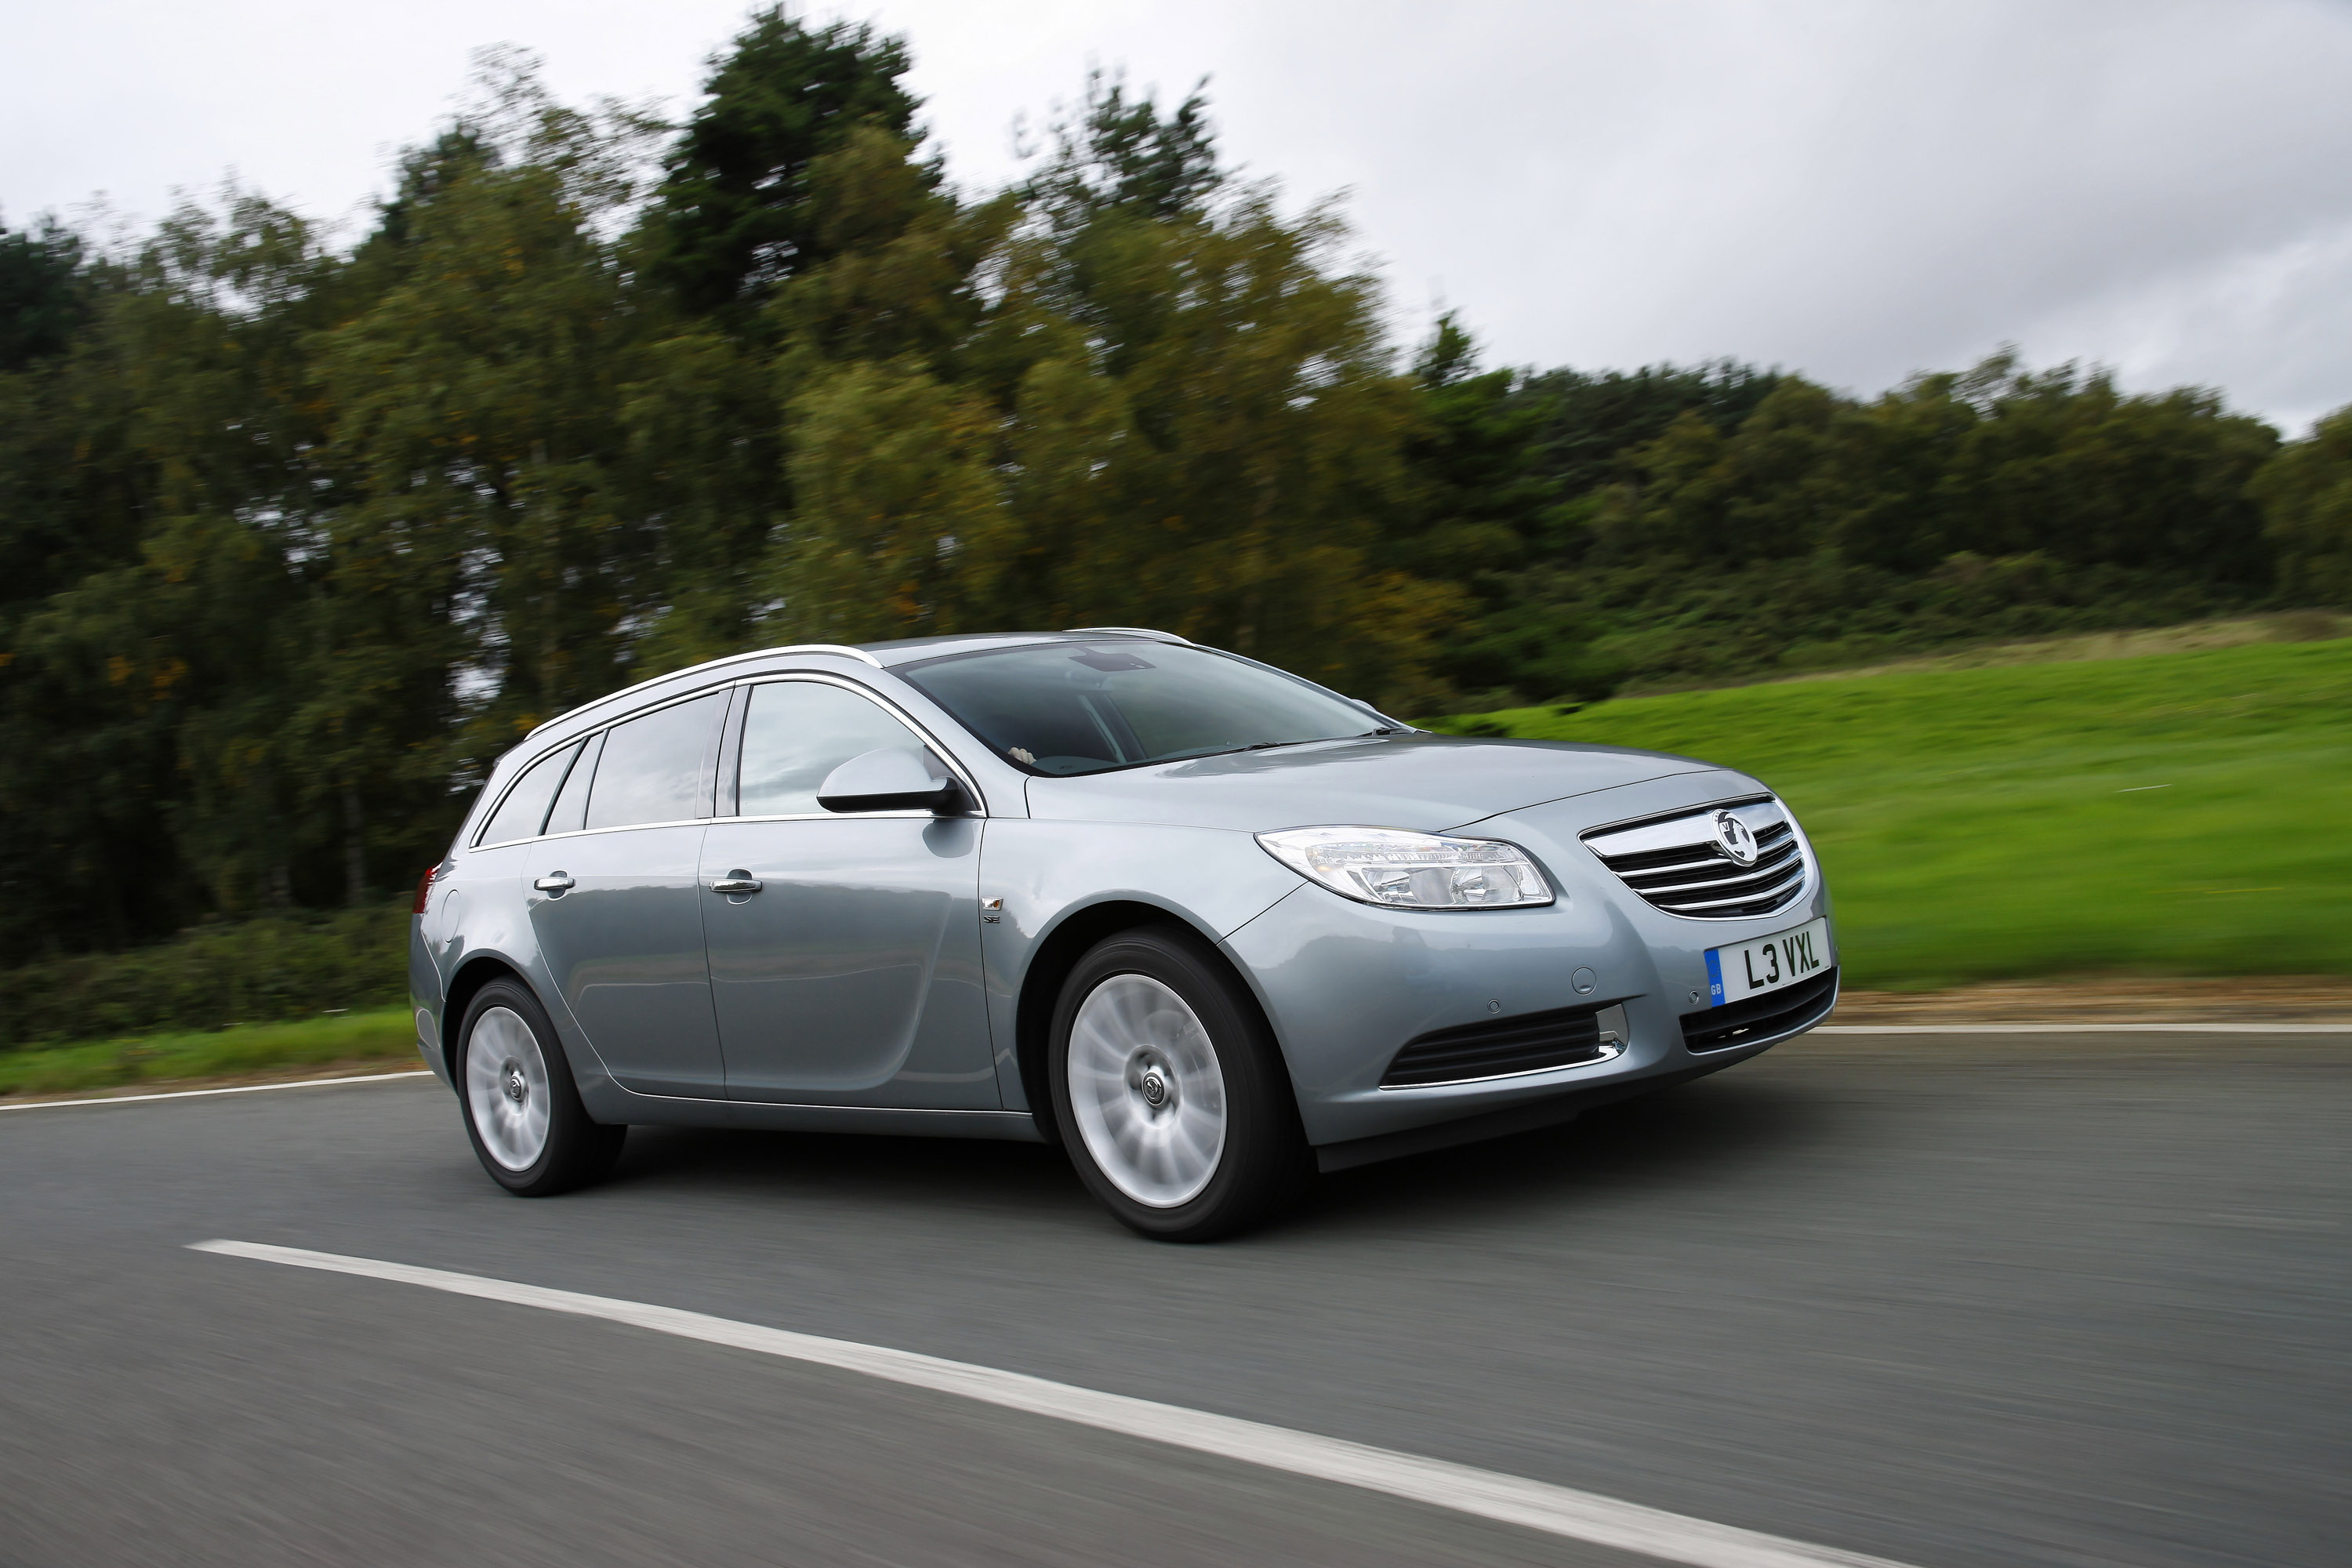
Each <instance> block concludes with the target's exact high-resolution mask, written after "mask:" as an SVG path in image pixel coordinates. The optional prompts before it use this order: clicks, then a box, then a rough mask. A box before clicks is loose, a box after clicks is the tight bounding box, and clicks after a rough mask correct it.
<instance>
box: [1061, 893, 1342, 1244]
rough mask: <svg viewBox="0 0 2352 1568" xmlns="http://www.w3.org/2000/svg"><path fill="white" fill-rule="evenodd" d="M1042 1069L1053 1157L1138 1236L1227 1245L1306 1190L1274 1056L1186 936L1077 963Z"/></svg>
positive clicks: (1236, 989) (1293, 1116)
mask: <svg viewBox="0 0 2352 1568" xmlns="http://www.w3.org/2000/svg"><path fill="white" fill-rule="evenodd" d="M1048 1060H1049V1062H1050V1065H1051V1076H1052V1079H1053V1086H1052V1087H1053V1098H1054V1116H1055V1121H1056V1123H1057V1124H1058V1125H1059V1127H1060V1129H1061V1132H1062V1144H1063V1147H1065V1148H1066V1149H1067V1150H1069V1152H1070V1159H1071V1162H1072V1163H1074V1164H1075V1165H1076V1167H1077V1170H1078V1174H1079V1176H1080V1177H1081V1178H1082V1179H1083V1180H1084V1181H1085V1183H1086V1184H1087V1187H1088V1188H1089V1189H1090V1190H1091V1191H1092V1192H1093V1193H1094V1194H1095V1196H1096V1197H1097V1198H1098V1199H1099V1200H1101V1202H1102V1204H1103V1205H1104V1206H1105V1207H1106V1208H1108V1209H1109V1210H1110V1211H1111V1213H1112V1214H1114V1215H1118V1218H1119V1219H1120V1220H1122V1221H1123V1222H1125V1223H1126V1224H1127V1225H1128V1226H1129V1227H1130V1228H1132V1229H1134V1230H1137V1231H1139V1232H1141V1233H1142V1234H1143V1235H1145V1236H1149V1237H1158V1238H1160V1239H1161V1240H1166V1241H1207V1240H1210V1239H1213V1238H1214V1237H1220V1236H1228V1235H1231V1234H1232V1233H1234V1231H1236V1230H1239V1229H1241V1228H1243V1227H1244V1226H1248V1225H1252V1224H1255V1222H1257V1221H1258V1220H1261V1219H1263V1218H1265V1216H1266V1215H1269V1214H1270V1213H1272V1212H1273V1211H1274V1210H1275V1209H1276V1207H1278V1206H1279V1205H1281V1204H1282V1203H1283V1202H1284V1201H1285V1200H1286V1199H1287V1198H1288V1197H1289V1196H1290V1195H1291V1194H1293V1193H1294V1192H1295V1191H1296V1190H1297V1187H1298V1185H1299V1184H1301V1182H1302V1181H1303V1180H1304V1178H1305V1175H1306V1172H1307V1150H1306V1144H1305V1141H1304V1139H1303V1138H1302V1137H1301V1135H1300V1132H1299V1127H1298V1112H1297V1106H1296V1104H1295V1102H1294V1101H1293V1100H1292V1099H1291V1093H1290V1080H1289V1075H1288V1073H1287V1072H1286V1071H1285V1070H1284V1068H1283V1065H1282V1058H1281V1055H1280V1053H1279V1052H1278V1051H1277V1050H1276V1048H1275V1045H1274V1042H1273V1040H1272V1039H1271V1038H1270V1037H1268V1034H1267V1031H1266V1028H1265V1023H1264V1022H1263V1020H1262V1019H1261V1018H1260V1017H1259V1016H1258V1013H1257V1009H1256V1008H1255V1006H1254V1005H1252V1004H1251V1001H1250V999H1249V997H1248V996H1247V995H1246V994H1243V992H1242V990H1241V987H1240V985H1239V984H1236V983H1235V982H1234V979H1233V977H1232V976H1231V974H1230V973H1228V972H1227V971H1226V970H1225V968H1224V966H1223V964H1222V963H1219V962H1218V961H1217V960H1216V958H1215V957H1214V955H1213V954H1212V953H1211V952H1208V951H1206V944H1205V943H1202V942H1200V941H1198V940H1197V939H1195V938H1192V936H1191V935H1190V933H1188V932H1180V931H1172V930H1160V929H1149V930H1142V931H1122V932H1120V933H1118V935H1115V936H1111V937H1108V938H1106V939H1105V940H1104V941H1103V942H1100V943H1098V944H1097V946H1096V947H1095V948H1094V950H1093V951H1092V952H1088V953H1087V955H1086V957H1084V958H1083V959H1081V960H1079V961H1078V965H1077V967H1076V969H1074V970H1072V971H1071V972H1070V976H1069V978H1068V979H1067V980H1066V982H1064V983H1063V986H1062V995H1061V1000H1060V1003H1059V1005H1057V1006H1056V1007H1055V1011H1054V1024H1053V1032H1052V1035H1051V1037H1050V1039H1049V1043H1048Z"/></svg>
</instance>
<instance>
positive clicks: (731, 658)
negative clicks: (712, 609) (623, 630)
mask: <svg viewBox="0 0 2352 1568" xmlns="http://www.w3.org/2000/svg"><path fill="white" fill-rule="evenodd" d="M787 653H831V654H839V655H840V656H841V657H842V658H855V659H862V660H863V661H865V662H866V663H867V664H870V665H872V666H873V667H874V668H877V669H879V668H882V661H881V660H880V659H878V658H875V657H874V656H873V655H872V654H870V653H867V652H866V650H865V649H864V648H862V647H849V646H848V645H847V644H846V643H837V642H804V643H793V645H791V646H790V647H757V648H753V649H752V650H751V652H750V653H730V654H729V655H728V656H727V657H726V658H712V659H705V660H704V661H703V662H702V663H700V664H692V665H688V666H687V668H684V669H673V670H671V671H669V673H668V674H667V675H656V676H654V677H653V678H652V679H647V680H640V681H638V682H637V683H636V684H635V686H624V687H623V688H621V689H619V690H618V691H608V692H606V693H604V696H602V697H595V698H591V699H590V700H587V701H585V702H583V703H582V704H580V706H579V707H577V708H567V709H565V710H563V711H562V712H561V713H558V714H557V715H556V716H555V717H554V718H552V719H548V720H544V721H541V722H540V723H537V724H534V725H532V726H531V728H530V734H529V735H525V736H524V737H523V739H524V740H526V741H528V740H530V737H531V735H536V734H538V733H539V732H540V731H541V730H544V729H546V728H548V727H549V726H550V725H552V724H561V723H562V722H563V721H565V720H566V719H569V718H571V717H572V715H574V714H576V713H585V712H587V711H588V710H590V709H591V708H596V707H601V706H602V705H603V704H604V703H607V702H610V701H613V700H614V699H616V698H621V697H626V696H627V695H628V694H629V693H630V692H632V691H642V690H644V689H646V687H648V686H651V685H653V684H654V683H655V682H656V681H662V680H667V679H671V677H673V676H679V675H690V674H692V673H693V672H694V671H695V670H698V669H716V668H719V666H720V665H724V664H740V663H742V662H743V661H744V660H746V659H752V658H774V657H775V656H777V655H778V654H787Z"/></svg>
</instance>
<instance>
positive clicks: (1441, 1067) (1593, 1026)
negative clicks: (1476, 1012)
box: [1381, 1007, 1617, 1089]
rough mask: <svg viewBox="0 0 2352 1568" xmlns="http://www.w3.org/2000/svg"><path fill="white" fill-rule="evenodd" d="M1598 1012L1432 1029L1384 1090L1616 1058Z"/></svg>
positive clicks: (1406, 1054) (1567, 1010)
mask: <svg viewBox="0 0 2352 1568" xmlns="http://www.w3.org/2000/svg"><path fill="white" fill-rule="evenodd" d="M1600 1013H1601V1009H1600V1008H1598V1007H1560V1008H1557V1009H1555V1010H1553V1011H1551V1012H1549V1013H1520V1014H1517V1015H1515V1016H1511V1017H1508V1018H1489V1019H1487V1020H1486V1021H1485V1022H1483V1023H1477V1024H1463V1025H1460V1026H1456V1027H1454V1028H1451V1029H1433V1030H1432V1031H1430V1032H1429V1033H1428V1034H1426V1035H1423V1036H1421V1037H1418V1038H1416V1039H1413V1040H1412V1041H1409V1042H1408V1043H1407V1044H1406V1046H1405V1047H1404V1049H1402V1050H1401V1051H1399V1052H1398V1053H1397V1054H1396V1059H1395V1060H1394V1061H1392V1062H1391V1063H1389V1070H1388V1073H1387V1075H1386V1076H1385V1077H1383V1078H1382V1079H1381V1088H1382V1089H1414V1088H1419V1087H1421V1086H1423V1085H1425V1084H1433V1083H1463V1082H1466V1081H1468V1080H1470V1079H1482V1078H1503V1077H1506V1076H1507V1075H1509V1074H1512V1073H1521V1072H1541V1071H1543V1070H1544V1069H1545V1068H1564V1067H1573V1066H1575V1065H1576V1064H1577V1063H1579V1062H1597V1061H1605V1060H1606V1059H1608V1058H1611V1057H1612V1056H1615V1055H1616V1054H1617V1049H1616V1047H1613V1046H1605V1045H1603V1044H1601V1023H1600V1017H1599V1015H1600Z"/></svg>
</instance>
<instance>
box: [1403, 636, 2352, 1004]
mask: <svg viewBox="0 0 2352 1568" xmlns="http://www.w3.org/2000/svg"><path fill="white" fill-rule="evenodd" d="M1487 726H1493V727H1494V728H1495V729H1497V730H1499V731H1502V732H1507V733H1509V734H1513V735H1519V736H1528V737H1534V738H1539V739H1544V740H1569V741H1587V742H1605V743H1607V744H1611V745H1620V746H1636V747H1643V748H1648V749H1654V750H1657V751H1665V752H1684V753H1686V754H1689V755H1692V756H1697V757H1704V758H1706V759H1707V760H1709V761H1711V762H1718V763H1724V764H1726V765H1727V766H1731V767H1736V768H1739V769H1742V770H1744V771H1747V772H1749V773H1755V774H1756V775H1758V776H1759V777H1760V778H1762V779H1763V780H1764V781H1765V782H1766V783H1767V784H1769V785H1771V786H1772V787H1773V788H1774V789H1775V790H1778V791H1779V792H1780V794H1781V795H1783V796H1784V797H1785V798H1786V799H1787V800H1788V801H1789V802H1790V805H1792V806H1793V807H1794V808H1795V809H1796V811H1797V812H1798V814H1799V816H1800V817H1801V820H1802V821H1803V822H1804V824H1805V828H1806V831H1807V832H1808V833H1810V834H1811V836H1812V838H1813V842H1814V844H1815V845H1816V846H1817V847H1818V848H1819V850H1820V852H1821V857H1822V864H1823V866H1824V868H1826V869H1827V872H1828V874H1829V878H1830V885H1831V889H1832V892H1833V893H1834V895H1835V897H1836V900H1837V913H1838V923H1839V931H1840V939H1841V944H1842V946H1843V951H1844V962H1845V965H1846V973H1847V980H1848V983H1849V984H1853V985H1855V986H1861V987H1868V988H1878V989H1895V990H1905V989H1923V988H1928V987H1934V986H1940V985H1947V984H1959V983H1964V982H1968V981H1976V980H1990V979H2002V978H2024V977H2031V976H2034V975H2046V974H2057V973H2080V972H2084V971H2101V970H2105V971H2126V972H2131V971H2137V972H2143V973H2178V974H2260V973H2333V974H2342V973H2352V641H2331V642H2312V643H2298V644H2268V645H2254V646H2248V647H2231V648H2221V649H2216V650H2211V651H2203V652H2187V653H2170V654H2158V655H2151V656H2147V657H2142V658H2118V659H2111V660H2105V661H2100V662H2089V663H2063V664H2033V665H2019V666H2012V667H2008V668H1979V669H1940V670H1926V671H1896V672H1888V673H1884V674H1876V675H1864V676H1855V677H1852V678H1845V679H1808V680H1802V681H1790V682H1787V683H1782V684H1774V685H1765V686H1749V687H1740V688H1734V689H1722V690H1712V691H1690V692H1680V693H1676V694H1674V695H1671V696H1660V697H1646V698H1637V699H1632V700H1622V701H1612V702H1603V703H1598V704H1595V705H1593V706H1591V707H1588V708H1584V709H1581V710H1577V711H1574V712H1565V713H1563V712H1559V711H1556V710H1552V709H1549V708H1533V709H1517V710H1506V711H1503V712H1500V713H1494V714H1487V715H1479V716H1475V717H1472V718H1468V719H1457V720H1454V721H1449V722H1448V723H1446V724H1444V725H1443V726H1441V727H1444V728H1451V729H1471V730H1477V729H1484V728H1486V727H1487Z"/></svg>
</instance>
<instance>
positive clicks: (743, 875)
mask: <svg viewBox="0 0 2352 1568" xmlns="http://www.w3.org/2000/svg"><path fill="white" fill-rule="evenodd" d="M765 885H766V884H764V883H762V882H761V880H760V879H759V878H757V877H754V876H753V875H751V872H749V871H741V870H736V871H730V872H728V873H727V875H725V876H724V877H721V878H719V880H717V881H715V882H713V883H711V884H710V890H711V891H712V892H714V893H756V892H758V891H759V890H760V889H761V888H762V887H764V886H765Z"/></svg>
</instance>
